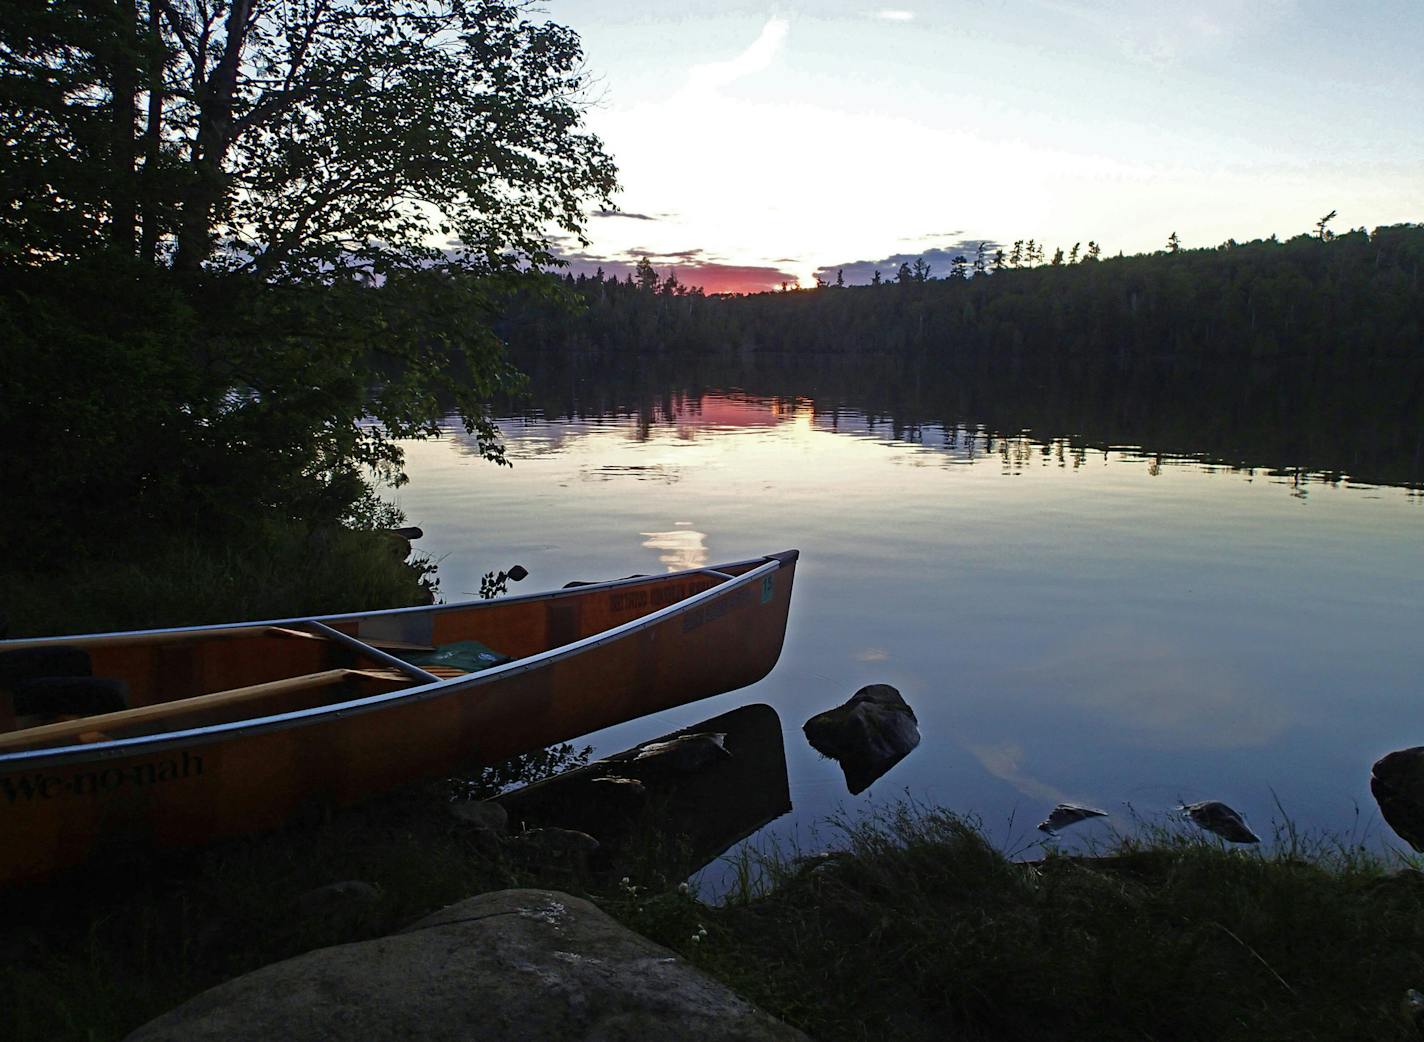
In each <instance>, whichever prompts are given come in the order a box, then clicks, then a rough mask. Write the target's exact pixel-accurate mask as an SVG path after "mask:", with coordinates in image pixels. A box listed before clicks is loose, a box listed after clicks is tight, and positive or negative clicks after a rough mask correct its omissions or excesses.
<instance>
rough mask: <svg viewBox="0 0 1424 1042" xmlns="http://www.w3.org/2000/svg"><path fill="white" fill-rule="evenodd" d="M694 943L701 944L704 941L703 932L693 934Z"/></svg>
mask: <svg viewBox="0 0 1424 1042" xmlns="http://www.w3.org/2000/svg"><path fill="white" fill-rule="evenodd" d="M692 943H693V944H701V943H702V934H700V933H695V934H693V935H692Z"/></svg>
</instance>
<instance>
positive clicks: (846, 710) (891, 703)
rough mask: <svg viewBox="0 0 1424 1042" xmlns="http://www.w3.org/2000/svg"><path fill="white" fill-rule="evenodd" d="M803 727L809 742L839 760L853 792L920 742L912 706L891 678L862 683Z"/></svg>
mask: <svg viewBox="0 0 1424 1042" xmlns="http://www.w3.org/2000/svg"><path fill="white" fill-rule="evenodd" d="M801 729H802V730H803V731H804V732H805V733H806V740H807V741H808V742H810V743H811V748H813V749H815V750H816V751H817V752H818V753H820V754H821V755H822V756H829V757H831V758H832V759H834V760H835V761H837V762H838V763H839V764H840V765H841V770H842V771H843V772H844V773H845V780H846V788H847V789H849V790H850V793H851V795H855V794H857V793H860V792H863V791H865V790H866V789H867V788H869V787H870V783H871V782H873V781H875V779H877V778H879V777H880V776H881V775H883V774H884V773H885V772H886V771H888V770H889V769H890V768H891V767H894V766H895V765H896V764H897V763H899V762H900V761H901V760H903V759H904V758H905V757H906V756H908V755H909V754H910V751H911V750H912V749H914V748H915V746H917V745H919V744H920V728H919V721H917V720H916V719H915V712H914V710H913V709H911V708H910V707H909V705H908V704H907V703H906V702H905V700H904V699H903V698H902V697H900V692H899V691H897V690H895V688H893V687H891V686H890V685H889V684H871V685H869V686H868V687H863V688H861V689H860V690H859V691H857V692H856V693H855V694H853V695H851V696H850V699H849V700H848V701H846V702H845V703H844V704H843V705H839V706H836V708H834V709H828V710H827V711H826V712H824V713H817V714H816V715H815V716H813V717H811V719H809V720H807V721H806V723H805V724H804V725H803V726H802V728H801Z"/></svg>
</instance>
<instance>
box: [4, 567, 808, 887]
mask: <svg viewBox="0 0 1424 1042" xmlns="http://www.w3.org/2000/svg"><path fill="white" fill-rule="evenodd" d="M782 557H784V558H786V559H782ZM769 564H770V567H768V565H761V566H760V567H755V568H751V569H750V570H748V571H747V572H746V574H744V575H743V576H742V577H741V578H740V579H736V580H733V581H730V582H725V583H723V584H721V585H719V586H715V587H710V588H708V589H706V590H704V591H702V592H700V593H699V594H698V595H697V596H694V597H692V599H691V600H688V601H685V602H675V603H673V604H671V605H669V606H668V607H666V608H663V609H660V610H657V611H654V612H653V613H652V614H650V615H647V616H646V617H645V618H643V619H639V620H635V621H634V622H632V623H629V624H625V625H622V626H617V627H615V628H614V629H612V630H609V631H602V632H596V633H595V634H594V635H592V636H590V637H586V638H583V639H581V640H576V641H575V642H574V643H572V644H569V645H566V646H563V647H555V648H553V649H552V650H550V651H546V652H543V653H538V654H535V655H533V657H532V658H527V659H524V660H520V661H516V662H513V663H511V664H509V665H507V666H503V667H499V668H497V669H494V670H491V671H488V672H485V673H478V674H472V675H470V676H468V677H462V678H460V679H458V680H456V681H447V682H445V683H443V684H438V685H429V686H426V687H424V688H419V689H416V690H413V691H411V692H410V693H406V692H398V693H396V694H395V695H386V696H381V697H377V698H368V699H362V700H360V701H357V702H351V703H346V704H344V705H343V706H337V707H327V708H323V709H322V710H320V711H308V712H302V713H291V714H285V715H284V716H278V717H272V718H267V719H263V720H255V721H251V722H250V723H248V724H244V725H242V726H233V725H227V726H224V727H219V728H208V729H197V730H194V731H191V732H179V733H178V734H176V735H160V736H155V737H153V738H152V739H146V740H142V741H134V740H130V741H128V742H114V743H100V744H98V745H95V746H93V747H92V748H90V747H80V748H77V749H76V748H74V747H71V748H69V749H65V750H54V751H52V752H51V751H40V752H37V753H29V754H26V755H23V756H19V757H16V756H5V757H0V884H4V883H11V882H18V881H23V880H28V879H37V878H41V877H43V876H46V875H49V874H51V873H53V872H54V871H56V870H58V869H61V868H64V867H68V866H72V865H76V864H79V863H81V862H83V861H86V860H88V859H90V858H92V857H95V856H96V855H102V854H104V853H105V852H106V851H111V850H114V849H118V848H123V849H128V848H139V849H165V848H173V847H179V846H188V845H193V844H199V843H205V842H209V841H212V840H215V839H220V838H223V837H226V836H233V835H240V834H244V833H248V832H254V831H260V830H264V829H270V828H275V827H277V826H280V825H282V824H283V823H285V822H288V821H290V820H292V819H293V818H295V817H297V816H299V815H301V814H303V813H304V812H305V811H306V810H307V809H308V808H310V807H312V806H340V805H346V804H350V803H353V802H356V801H358V800H360V799H362V798H364V797H366V796H370V795H372V794H374V793H378V792H381V791H384V790H387V789H390V788H392V787H395V786H397V785H400V784H402V783H404V782H408V781H412V780H415V779H418V778H422V777H430V776H435V775H438V774H440V773H441V772H446V771H450V770H452V769H454V768H456V767H473V766H478V765H488V764H494V763H498V762H501V761H503V760H505V759H508V758H509V757H511V756H514V755H517V754H519V753H523V752H528V751H531V750H534V749H539V748H543V747H545V746H547V745H550V744H553V743H556V742H561V741H566V740H568V739H571V738H575V737H577V736H579V735H583V734H587V733H589V732H591V731H595V730H598V729H600V728H603V727H607V726H610V725H612V724H616V723H620V722H623V721H626V720H631V719H635V718H637V717H640V716H644V715H647V714H649V713H654V712H658V711H660V710H663V709H668V708H671V707H674V706H678V705H683V704H685V703H688V702H693V701H696V700H698V699H701V698H706V697H709V696H711V695H716V694H720V693H722V692H725V691H730V690H734V689H736V688H739V687H743V686H746V685H748V684H751V683H755V682H756V681H757V680H760V679H761V678H762V677H764V676H765V675H766V674H767V673H769V672H770V671H771V669H772V667H773V666H774V665H775V664H776V661H777V658H778V657H779V655H780V652H781V646H782V641H783V638H784V635H785V628H786V620H787V614H788V611H789V607H790V598H791V586H792V579H793V576H794V570H795V557H794V555H779V557H778V558H775V559H770V562H769ZM754 573H755V574H754ZM660 578H661V579H666V580H673V579H676V578H677V577H676V576H668V577H660ZM699 580H701V583H706V582H707V581H706V580H705V579H703V578H702V577H698V576H694V575H693V574H692V573H688V576H687V578H686V579H684V580H683V583H684V586H685V587H686V586H687V585H688V584H698V583H699ZM645 585H646V586H649V587H650V588H655V587H654V586H653V584H651V583H650V584H645ZM648 593H649V596H654V597H655V596H659V595H658V594H656V593H652V592H651V589H650V590H649V591H648ZM630 595H632V596H636V595H638V589H637V587H636V584H635V586H633V587H630V586H629V585H628V584H618V583H614V584H605V585H604V586H590V587H586V588H585V589H584V590H582V591H580V595H579V597H578V598H576V599H575V598H563V599H562V600H563V601H564V602H565V603H564V605H563V606H562V607H556V609H555V614H554V615H548V616H547V617H548V618H556V617H557V612H558V611H562V612H564V613H565V614H567V613H568V611H569V610H570V609H569V607H568V604H570V603H576V604H579V605H581V607H580V608H578V609H577V610H578V611H579V612H580V613H581V612H584V611H587V612H597V611H605V612H611V613H612V614H614V615H616V614H617V612H618V611H619V610H626V602H627V600H628V599H629V597H630ZM661 596H667V594H666V592H664V593H663V594H661ZM527 600H529V601H531V602H533V601H536V600H537V599H536V598H529V599H527ZM492 603H493V602H492ZM644 609H645V610H646V605H645V606H644ZM531 610H532V609H531ZM374 617H375V616H371V617H369V618H374ZM452 617H453V616H452ZM406 618H407V619H411V618H414V616H411V615H407V616H406ZM435 620H436V621H435V626H436V627H437V628H438V627H439V626H440V625H441V623H440V622H439V616H438V615H437V616H436V617H435ZM549 624H552V625H556V624H559V623H557V622H554V623H549ZM563 624H565V625H571V624H572V623H570V622H569V621H568V620H565V622H564V623H563ZM597 624H598V620H595V622H594V625H597ZM585 632H586V630H585ZM437 636H438V633H437ZM447 636H448V634H447ZM545 636H547V634H546V635H545Z"/></svg>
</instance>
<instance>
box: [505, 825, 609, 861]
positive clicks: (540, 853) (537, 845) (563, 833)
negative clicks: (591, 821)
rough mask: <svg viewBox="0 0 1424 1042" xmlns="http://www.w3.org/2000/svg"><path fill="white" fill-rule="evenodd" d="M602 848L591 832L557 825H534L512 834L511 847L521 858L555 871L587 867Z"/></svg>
mask: <svg viewBox="0 0 1424 1042" xmlns="http://www.w3.org/2000/svg"><path fill="white" fill-rule="evenodd" d="M598 848H599V842H598V840H596V839H594V838H593V837H592V836H590V835H589V834H588V833H587V832H579V831H577V830H575V829H560V828H553V827H546V828H539V829H530V830H529V831H528V832H521V833H519V835H517V836H513V837H511V839H510V840H509V845H508V847H507V849H508V850H509V852H510V853H511V854H512V855H513V856H514V857H515V858H516V859H518V860H520V861H522V862H524V863H525V864H528V865H533V866H535V867H537V868H543V869H552V870H554V871H584V870H585V869H587V867H588V858H589V855H590V854H592V853H593V852H594V851H596V850H597V849H598Z"/></svg>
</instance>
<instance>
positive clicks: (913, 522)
mask: <svg viewBox="0 0 1424 1042" xmlns="http://www.w3.org/2000/svg"><path fill="white" fill-rule="evenodd" d="M500 423H501V428H502V430H503V431H504V435H505V439H506V442H507V445H508V450H509V456H510V459H511V460H512V462H513V464H514V465H513V467H512V468H496V467H493V466H490V465H489V464H486V463H483V462H482V461H480V460H478V459H476V458H475V457H474V456H472V455H471V454H470V453H469V452H468V451H467V450H466V448H465V446H463V445H462V444H461V440H460V439H461V437H462V435H461V434H452V435H451V436H450V437H448V438H445V439H442V440H439V441H434V442H428V443H414V444H410V445H409V446H408V452H409V464H410V465H409V470H410V475H411V483H410V485H409V486H407V487H406V488H403V489H402V490H400V493H399V497H398V498H399V503H400V505H401V506H402V508H403V509H405V511H406V512H407V514H408V515H409V518H410V521H411V523H413V524H419V525H420V526H421V527H423V528H424V530H425V533H426V537H425V539H423V540H422V541H421V543H420V544H419V546H420V548H421V549H423V550H425V551H426V552H428V553H430V554H431V555H432V556H434V557H435V558H437V559H439V560H440V574H441V577H442V588H443V589H444V590H446V591H454V593H452V596H458V591H461V590H471V589H476V588H477V583H478V577H479V575H481V574H483V572H484V571H487V570H488V569H489V568H491V567H495V566H499V567H504V566H507V565H508V564H510V563H513V562H518V563H520V564H523V565H524V566H525V567H527V568H528V569H529V570H530V573H531V576H530V578H529V579H528V580H526V581H525V583H524V589H523V590H521V592H528V591H534V590H539V589H548V588H555V587H558V586H561V585H562V584H563V583H564V582H566V581H568V580H569V579H595V578H600V577H604V578H612V577H618V576H623V575H628V574H630V573H635V572H644V573H652V572H662V571H666V570H670V569H678V568H697V567H705V566H707V565H715V564H717V563H718V562H723V561H731V560H738V559H743V558H747V557H752V556H757V555H760V554H763V553H770V552H774V551H779V550H784V549H788V548H791V547H796V548H799V549H800V550H801V552H802V558H801V565H800V567H799V568H798V572H797V580H796V582H797V585H796V593H795V597H794V600H793V605H792V613H791V623H790V627H789V630H788V636H787V642H786V647H785V650H784V652H783V655H782V659H781V662H780V664H779V665H778V666H777V668H776V670H775V671H773V673H772V674H771V676H770V677H768V678H767V679H766V680H764V681H762V682H761V683H759V684H757V685H755V686H754V687H752V688H749V689H747V690H745V691H740V692H734V693H731V694H728V695H723V696H719V697H718V698H715V699H709V700H707V701H706V702H704V703H699V704H697V705H694V706H688V707H684V708H682V709H678V710H674V711H670V712H668V713H663V714H659V715H658V716H657V717H654V718H650V719H645V720H641V721H637V722H634V723H631V724H626V725H623V726H621V727H618V728H614V729H611V730H610V731H609V732H604V733H601V734H599V735H596V736H594V737H593V741H594V743H595V745H596V746H597V747H598V748H599V749H600V750H601V751H605V752H608V751H614V750H616V749H621V748H627V747H628V746H630V745H633V744H636V742H638V741H641V740H644V739H647V738H650V737H653V736H656V735H659V734H663V733H666V732H668V731H671V730H674V729H675V728H677V727H681V726H685V725H688V724H691V723H694V722H696V721H698V720H700V719H703V718H705V717H708V716H711V715H713V714H715V713H717V712H721V711H724V710H726V709H729V708H731V707H733V706H736V705H741V704H746V703H749V702H754V701H764V702H768V703H770V704H771V705H773V706H775V707H776V709H777V711H778V712H779V713H780V714H781V718H782V724H783V727H784V729H785V736H786V743H787V755H788V762H789V767H790V772H791V791H792V802H793V804H794V806H795V810H794V812H793V815H792V816H791V817H790V818H789V819H786V820H783V821H782V822H781V823H779V824H778V825H776V826H773V829H774V830H775V829H781V830H783V831H784V830H806V829H809V828H810V827H811V826H812V824H813V823H814V822H815V821H817V820H820V819H822V818H824V817H825V816H826V815H827V814H829V813H831V812H833V811H834V810H835V809H836V808H837V807H848V808H852V809H855V808H860V807H865V806H872V805H875V801H879V802H881V803H883V802H884V801H885V800H890V799H894V798H896V797H898V796H901V795H903V794H904V793H905V791H906V790H909V791H910V792H911V793H913V794H914V795H915V796H916V797H918V798H924V799H928V800H931V801H935V802H939V803H942V804H945V805H947V806H950V807H952V808H954V809H956V810H961V811H968V812H975V813H978V814H979V815H980V816H982V817H983V819H984V821H985V822H986V824H987V825H988V826H989V831H990V833H991V834H992V835H995V836H996V838H999V839H1000V840H1002V841H1004V842H1005V843H1010V842H1011V841H1012V845H1013V846H1015V848H1019V847H1024V845H1025V844H1028V845H1029V847H1028V849H1031V848H1032V843H1033V840H1034V838H1035V837H1034V836H1030V835H1029V833H1031V831H1032V827H1031V822H1036V821H1038V820H1040V819H1041V818H1042V817H1043V816H1044V814H1045V813H1046V812H1047V810H1048V809H1049V807H1050V806H1051V802H1050V801H1053V800H1057V799H1060V798H1062V799H1065V800H1067V801H1070V802H1077V803H1083V804H1086V805H1090V806H1096V807H1101V808H1103V809H1104V810H1108V811H1111V812H1112V814H1113V817H1111V818H1109V819H1105V820H1104V821H1103V822H1097V823H1087V824H1085V825H1083V826H1079V827H1078V829H1075V831H1079V830H1081V831H1080V835H1081V836H1083V837H1092V836H1093V835H1101V834H1102V830H1103V829H1106V828H1110V827H1112V826H1113V825H1119V826H1126V825H1128V824H1130V822H1131V821H1132V816H1133V815H1134V814H1139V815H1145V816H1147V817H1149V818H1151V817H1153V816H1155V815H1159V814H1165V813H1166V812H1167V810H1168V809H1169V808H1170V807H1171V806H1172V805H1174V804H1175V803H1176V802H1178V801H1180V800H1191V799H1223V800H1226V801H1227V802H1229V803H1231V804H1232V805H1233V806H1235V807H1237V808H1238V809H1240V810H1242V811H1243V812H1244V813H1245V814H1246V816H1247V818H1248V819H1249V820H1251V821H1252V822H1253V823H1259V824H1260V825H1261V826H1262V827H1266V826H1267V823H1269V822H1270V821H1271V820H1272V818H1273V817H1279V814H1280V811H1279V810H1278V808H1277V806H1276V804H1275V799H1276V797H1279V799H1280V801H1281V805H1282V806H1284V807H1285V808H1286V809H1287V811H1288V812H1289V813H1290V814H1291V815H1292V817H1293V818H1294V819H1295V820H1296V822H1297V823H1298V824H1301V825H1303V826H1306V827H1311V826H1318V827H1333V828H1337V829H1340V830H1345V831H1348V830H1349V829H1351V828H1352V827H1355V825H1356V822H1355V818H1354V811H1355V806H1356V805H1358V806H1360V807H1366V808H1367V807H1371V806H1372V803H1371V801H1370V797H1369V792H1368V786H1367V780H1368V773H1369V765H1370V763H1371V762H1372V760H1373V759H1374V758H1375V757H1377V756H1378V755H1380V754H1381V753H1382V752H1384V751H1387V750H1388V749H1390V748H1394V747H1396V746H1398V745H1399V744H1401V743H1403V744H1411V743H1417V742H1419V741H1421V740H1424V720H1419V721H1418V726H1410V725H1409V722H1410V721H1415V720H1416V719H1417V710H1416V702H1417V678H1418V676H1420V675H1421V674H1424V646H1422V645H1421V642H1420V641H1419V640H1418V634H1419V633H1420V632H1424V607H1421V604H1424V598H1420V597H1419V587H1418V582H1419V577H1420V576H1424V538H1421V525H1422V524H1424V512H1421V511H1422V510H1424V500H1421V497H1420V496H1419V495H1418V494H1416V493H1411V492H1410V491H1408V490H1405V489H1399V488H1390V487H1384V486H1369V485H1360V484H1352V483H1349V482H1342V481H1338V480H1337V481H1327V480H1321V479H1319V478H1315V477H1311V476H1310V475H1301V474H1284V473H1274V472H1270V471H1264V470H1260V469H1255V468H1250V467H1231V466H1227V465H1224V464H1221V463H1213V462H1207V461H1205V460H1202V459H1198V458H1195V457H1192V456H1170V455H1165V454H1161V453H1155V452H1146V451H1142V450H1139V449H1136V448H1132V447H1103V446H1090V445H1087V444H1083V443H1082V442H1081V440H1080V439H1077V438H1075V437H1073V436H1064V437H1054V438H1036V437H1033V436H1030V435H1029V434H1027V433H1023V432H1017V431H1010V432H1008V433H1000V432H993V431H989V430H986V429H984V428H981V427H977V426H975V425H973V424H969V423H950V424H948V425H941V424H932V423H918V424H906V423H897V422H896V421H894V420H892V419H891V418H889V417H886V416H878V415H867V414H866V413H864V412H862V411H859V410H857V409H855V408H851V407H847V406H843V405H842V406H836V405H822V404H819V403H817V402H815V401H814V400H813V399H812V398H811V397H810V396H797V397H793V398H767V397H757V396H754V395H749V394H743V393H740V392H737V391H723V392H715V393H713V392H708V393H703V394H699V395H695V396H694V395H686V396H681V397H679V396H667V397H665V398H664V399H662V400H660V401H656V402H654V403H652V404H650V405H648V406H646V407H644V408H641V409H637V410H628V411H625V412H622V413H613V414H605V415H600V416H587V417H583V418H555V417H541V416H525V417H509V418H506V419H503V420H501V421H500ZM592 476H596V478H597V480H592V479H591V477H592ZM1305 491H1308V492H1309V495H1308V496H1306V497H1305V498H1301V494H1302V493H1303V492H1305ZM868 683H890V684H894V685H895V686H896V687H898V688H899V689H900V690H901V692H902V693H903V694H904V696H905V698H906V700H907V701H908V702H909V703H910V705H911V706H912V707H913V708H914V710H915V713H916V715H917V717H918V718H919V722H920V730H921V733H922V735H923V737H924V741H923V743H922V745H921V746H920V748H919V749H917V750H916V751H915V752H914V753H912V754H911V755H910V756H909V757H908V758H906V759H905V760H904V761H902V762H901V763H899V764H898V765H897V766H895V767H894V768H893V769H892V770H891V771H890V772H889V773H888V774H887V775H886V776H885V777H884V778H882V779H881V780H879V781H877V782H876V783H875V784H874V785H873V786H872V787H871V789H870V790H869V792H868V793H867V794H864V795H862V796H859V797H855V798H854V799H852V798H850V797H849V796H848V795H847V793H846V792H845V788H844V784H843V782H842V779H841V775H840V772H839V770H838V769H837V768H836V766H835V764H834V763H831V762H829V761H824V760H822V759H821V758H820V757H819V756H818V755H817V754H815V753H814V752H812V751H811V750H810V749H809V748H808V747H807V746H806V744H805V742H804V739H803V737H802V735H801V732H800V726H801V724H802V722H803V721H804V720H805V719H806V718H807V717H809V716H810V715H812V714H813V713H815V712H818V711H820V710H823V709H825V708H828V707H830V706H832V705H835V704H838V703H840V702H841V701H843V700H844V699H846V698H847V697H848V696H849V695H850V694H851V693H852V692H854V691H855V690H856V689H857V688H858V687H860V686H862V685H863V684H868ZM867 800H869V801H870V802H869V803H868V802H867ZM1010 822H1013V823H1014V824H1012V825H1010V824H1009V823H1010ZM1026 822H1029V823H1030V824H1028V825H1025V823H1026ZM1366 825H1367V826H1368V827H1367V831H1369V830H1370V829H1372V830H1373V831H1372V832H1371V835H1372V836H1373V837H1374V838H1375V839H1378V837H1379V826H1378V823H1377V822H1376V823H1374V824H1369V823H1368V822H1367V823H1366ZM1065 841H1066V842H1069V843H1070V844H1071V843H1072V842H1075V841H1076V840H1075V838H1074V837H1073V836H1072V834H1071V833H1070V834H1069V836H1068V837H1067V838H1066V840H1065Z"/></svg>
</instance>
